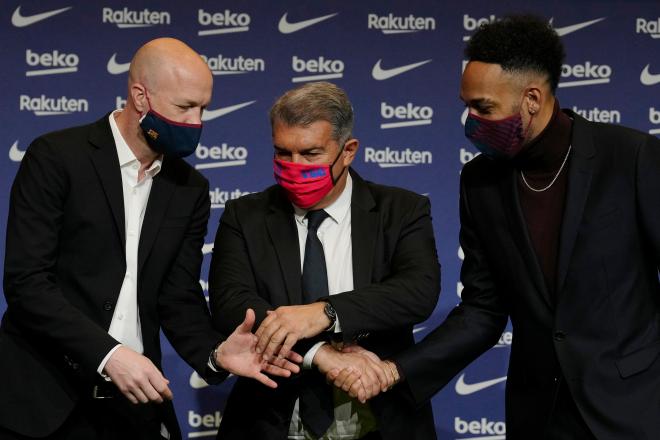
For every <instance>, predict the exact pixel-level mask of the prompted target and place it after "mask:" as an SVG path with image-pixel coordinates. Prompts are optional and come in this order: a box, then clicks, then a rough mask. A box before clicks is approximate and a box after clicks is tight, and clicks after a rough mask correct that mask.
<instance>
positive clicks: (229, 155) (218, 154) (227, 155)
mask: <svg viewBox="0 0 660 440" xmlns="http://www.w3.org/2000/svg"><path fill="white" fill-rule="evenodd" d="M195 157H197V159H200V160H207V159H210V160H213V161H214V162H210V163H200V164H197V165H195V168H197V169H198V170H204V169H208V168H221V167H235V166H241V165H245V164H246V163H247V157H248V150H247V148H245V147H243V146H236V147H234V146H230V145H227V143H226V142H223V143H222V144H221V145H219V146H216V145H214V146H212V147H206V146H204V145H202V144H199V145H197V149H196V150H195Z"/></svg>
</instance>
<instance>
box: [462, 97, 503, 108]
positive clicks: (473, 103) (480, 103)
mask: <svg viewBox="0 0 660 440" xmlns="http://www.w3.org/2000/svg"><path fill="white" fill-rule="evenodd" d="M460 99H461V101H463V102H465V103H466V104H468V105H471V106H477V107H478V106H484V105H495V101H493V100H492V99H489V98H475V99H470V100H469V101H465V100H463V98H460Z"/></svg>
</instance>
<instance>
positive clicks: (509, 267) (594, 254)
mask: <svg viewBox="0 0 660 440" xmlns="http://www.w3.org/2000/svg"><path fill="white" fill-rule="evenodd" d="M569 114H570V116H571V117H572V118H573V119H574V125H573V134H572V146H573V151H572V152H571V157H570V159H569V165H568V167H569V168H568V173H569V176H568V190H567V195H566V207H565V212H564V218H563V222H562V230H561V237H560V243H559V255H558V271H557V272H558V273H557V300H556V303H555V302H554V301H553V300H552V299H551V297H550V295H549V293H548V291H547V289H546V287H545V283H544V279H543V275H542V272H541V270H540V268H539V264H538V263H537V259H536V255H535V253H534V250H533V248H532V246H531V242H530V239H529V236H528V234H527V232H526V226H525V223H524V219H523V216H522V213H521V209H520V205H519V202H518V192H517V178H518V177H517V175H518V173H517V171H516V170H515V169H513V168H512V167H511V166H509V165H507V164H503V163H502V162H496V161H492V160H489V159H488V158H486V157H483V156H481V157H477V158H475V159H474V160H473V161H471V162H470V163H469V164H467V165H466V166H465V167H464V168H463V172H462V174H461V203H460V207H461V211H460V214H461V234H460V242H461V246H462V247H463V251H464V253H465V260H464V263H463V267H462V271H461V280H462V282H463V285H464V290H463V294H462V303H461V304H460V305H459V306H457V307H456V308H455V309H454V310H453V311H452V312H451V314H450V315H449V317H448V318H447V319H446V321H445V322H444V323H443V324H441V325H440V327H438V328H437V329H436V330H435V331H433V332H432V333H430V334H429V335H428V336H427V337H426V338H425V339H424V341H423V342H421V343H420V344H418V345H417V346H416V347H415V348H414V349H412V350H409V351H407V352H405V353H403V354H401V355H400V356H398V357H397V358H396V360H397V362H398V363H399V364H400V366H401V367H402V368H403V370H404V372H405V375H406V377H407V384H408V388H409V389H410V390H411V391H412V393H413V395H414V396H415V397H416V399H417V400H418V401H425V400H426V399H429V398H430V397H431V396H433V394H435V393H436V392H437V391H438V390H439V389H440V388H441V387H442V386H444V385H445V384H446V383H447V382H449V381H450V380H451V378H452V377H453V376H454V375H455V374H457V373H458V372H459V371H460V370H461V369H463V368H464V367H465V366H466V365H468V364H469V363H470V362H471V361H472V360H474V359H475V358H476V357H477V356H478V355H479V354H481V353H482V352H484V351H485V350H487V349H489V348H490V347H491V346H492V345H493V344H495V343H496V342H497V340H498V337H499V336H500V334H501V332H502V331H503V329H504V327H505V325H506V322H507V317H510V318H511V321H512V323H513V331H514V339H513V345H512V349H511V357H510V363H509V374H508V381H507V388H506V422H507V434H508V438H514V439H529V438H543V436H542V432H543V429H544V426H546V423H547V421H548V416H549V413H550V411H551V408H552V401H553V392H554V390H555V388H556V386H555V381H556V380H558V379H559V378H560V377H561V376H563V378H564V379H562V380H565V381H566V384H567V385H568V387H569V389H570V392H571V394H572V396H573V398H574V400H575V402H576V404H577V407H578V408H579V410H580V413H581V414H582V416H583V418H584V419H585V421H586V423H587V424H588V426H589V428H590V429H591V431H592V432H593V434H594V435H595V436H596V437H597V438H598V439H601V440H603V439H624V438H626V439H628V438H629V439H632V438H635V439H641V438H649V439H650V438H657V437H658V433H660V417H658V415H659V414H660V406H659V402H660V361H658V360H657V358H658V355H659V354H660V284H659V283H658V267H659V266H660V141H659V140H658V139H657V138H655V137H652V136H649V135H647V134H644V133H640V132H637V131H634V130H631V129H628V128H624V127H619V126H614V125H606V124H596V123H591V122H588V121H587V120H585V119H583V118H582V117H580V116H578V115H576V114H574V113H572V112H569Z"/></svg>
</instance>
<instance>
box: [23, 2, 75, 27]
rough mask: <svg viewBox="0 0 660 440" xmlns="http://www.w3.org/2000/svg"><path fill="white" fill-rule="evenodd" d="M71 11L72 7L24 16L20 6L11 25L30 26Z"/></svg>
mask: <svg viewBox="0 0 660 440" xmlns="http://www.w3.org/2000/svg"><path fill="white" fill-rule="evenodd" d="M69 9H71V6H67V7H66V8H62V9H54V10H52V11H46V12H41V13H38V14H30V15H23V14H21V7H20V6H19V7H17V8H16V10H15V11H14V13H13V14H12V16H11V24H13V25H14V26H15V27H26V26H30V25H33V24H35V23H38V22H40V21H42V20H45V19H47V18H50V17H53V16H55V15H58V14H61V13H62V12H65V11H68V10H69Z"/></svg>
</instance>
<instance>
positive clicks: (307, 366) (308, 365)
mask: <svg viewBox="0 0 660 440" xmlns="http://www.w3.org/2000/svg"><path fill="white" fill-rule="evenodd" d="M325 344H327V342H325V341H321V342H317V343H316V344H314V345H312V348H310V349H309V350H308V351H307V353H305V356H304V357H303V370H311V369H312V366H313V365H312V362H313V361H314V356H316V352H317V351H319V348H321V347H322V346H324V345H325Z"/></svg>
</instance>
